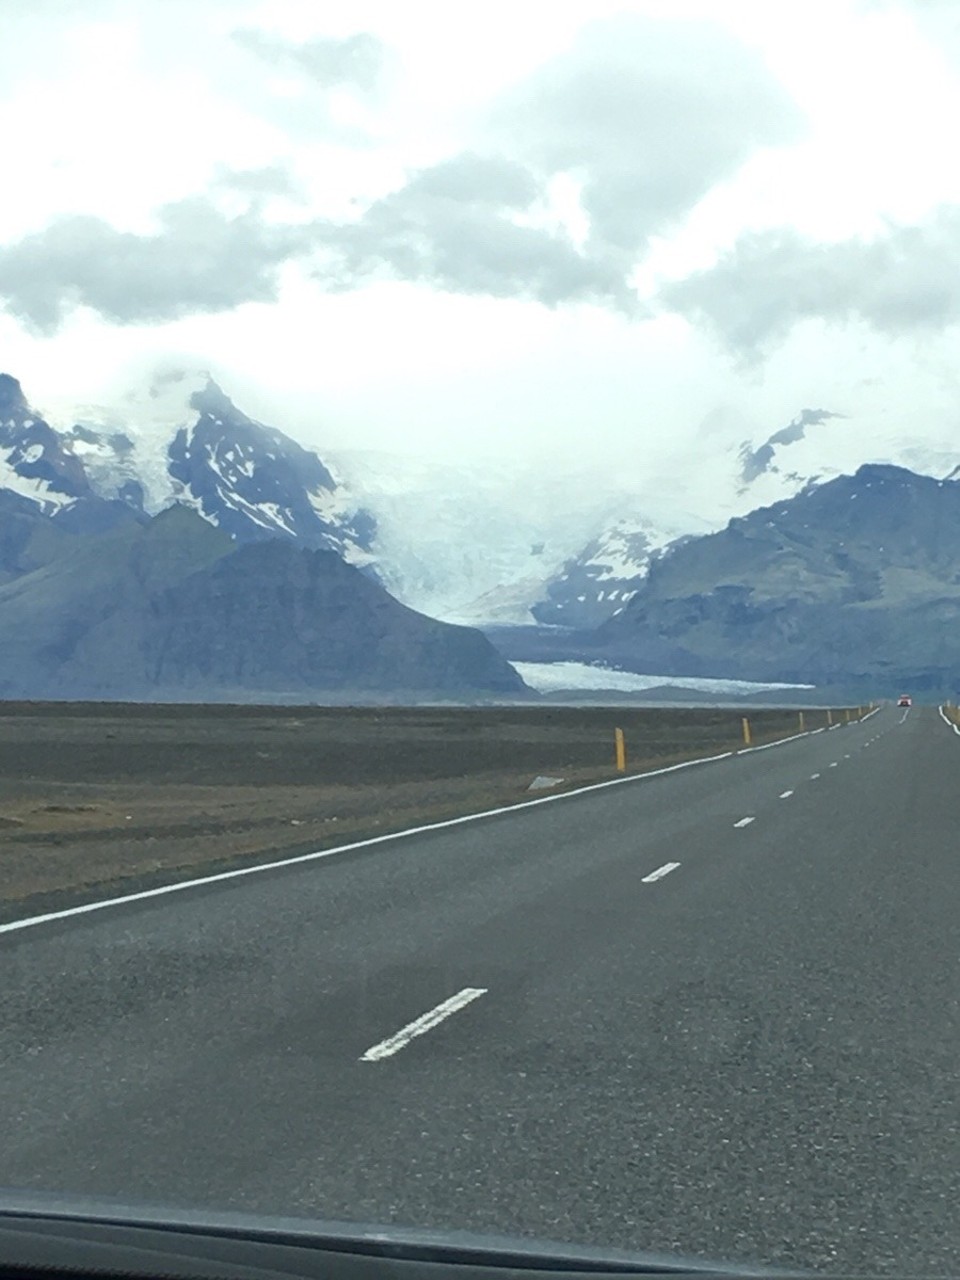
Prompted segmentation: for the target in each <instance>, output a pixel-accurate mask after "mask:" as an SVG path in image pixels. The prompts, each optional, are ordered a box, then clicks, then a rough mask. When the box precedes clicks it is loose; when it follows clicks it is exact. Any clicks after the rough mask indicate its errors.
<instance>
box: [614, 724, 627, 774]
mask: <svg viewBox="0 0 960 1280" xmlns="http://www.w3.org/2000/svg"><path fill="white" fill-rule="evenodd" d="M613 738H614V742H615V743H616V746H617V773H625V772H626V769H627V744H626V743H625V742H624V740H623V730H622V729H614V731H613Z"/></svg>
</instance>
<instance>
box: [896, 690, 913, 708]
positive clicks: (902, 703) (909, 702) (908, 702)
mask: <svg viewBox="0 0 960 1280" xmlns="http://www.w3.org/2000/svg"><path fill="white" fill-rule="evenodd" d="M897 706H898V707H912V706H913V699H912V698H911V697H910V695H909V693H901V695H900V697H899V698H898V699H897Z"/></svg>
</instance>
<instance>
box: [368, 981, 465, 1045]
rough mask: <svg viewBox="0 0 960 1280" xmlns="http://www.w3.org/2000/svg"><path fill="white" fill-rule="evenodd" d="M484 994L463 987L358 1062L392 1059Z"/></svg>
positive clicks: (381, 1042) (382, 1042) (383, 1041)
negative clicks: (417, 1038) (418, 1037)
mask: <svg viewBox="0 0 960 1280" xmlns="http://www.w3.org/2000/svg"><path fill="white" fill-rule="evenodd" d="M486 994H487V988H486V987H464V988H463V990H462V991H458V992H457V994H456V995H455V996H451V997H450V999H449V1000H444V1002H443V1003H442V1004H438V1005H437V1006H436V1008H434V1009H431V1010H430V1012H429V1013H424V1014H423V1015H421V1017H419V1018H417V1019H416V1021H414V1022H408V1023H407V1025H406V1026H405V1027H401V1028H400V1030H399V1031H398V1032H397V1033H396V1034H395V1035H392V1036H390V1037H388V1039H386V1040H381V1041H380V1043H379V1044H375V1045H374V1046H373V1048H372V1049H368V1050H367V1052H366V1053H365V1054H363V1055H362V1057H361V1058H360V1061H361V1062H382V1061H383V1059H384V1058H392V1057H393V1055H394V1054H395V1053H399V1052H400V1050H401V1049H403V1048H405V1046H406V1045H408V1044H409V1043H410V1041H411V1040H415V1039H416V1037H417V1036H422V1035H425V1034H426V1032H428V1031H431V1030H432V1029H433V1028H434V1027H435V1026H437V1025H438V1024H439V1023H441V1022H443V1021H445V1020H446V1019H447V1018H449V1017H450V1015H451V1014H453V1013H456V1012H457V1010H458V1009H463V1008H464V1007H465V1006H466V1005H468V1004H470V1002H471V1001H472V1000H476V999H478V998H479V997H480V996H485V995H486Z"/></svg>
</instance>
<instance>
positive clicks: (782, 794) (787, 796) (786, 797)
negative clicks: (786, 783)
mask: <svg viewBox="0 0 960 1280" xmlns="http://www.w3.org/2000/svg"><path fill="white" fill-rule="evenodd" d="M792 795H793V792H792V791H781V792H780V799H781V800H789V799H790V797H791V796H792Z"/></svg>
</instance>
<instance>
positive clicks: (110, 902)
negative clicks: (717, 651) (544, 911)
mask: <svg viewBox="0 0 960 1280" xmlns="http://www.w3.org/2000/svg"><path fill="white" fill-rule="evenodd" d="M870 714H871V715H872V714H873V712H871V713H870ZM818 733H823V729H822V728H820V729H809V730H807V731H806V732H805V733H795V734H793V735H792V736H791V737H789V738H778V739H777V741H776V742H767V743H764V744H763V745H762V746H759V747H744V748H742V749H741V750H740V751H722V752H721V753H720V754H719V755H716V756H700V757H698V758H697V759H696V760H682V761H681V762H680V763H679V764H669V765H666V766H665V767H664V768H662V769H651V770H650V771H649V772H647V773H631V774H628V775H627V776H626V777H623V778H608V779H607V780H606V781H605V782H591V783H590V784H589V785H588V786H585V787H576V788H574V790H573V791H561V792H558V793H557V794H556V795H552V796H538V797H537V798H536V799H535V800H521V801H520V802H519V803H518V804H508V805H501V806H500V807H499V808H497V809H482V810H480V812H478V813H465V814H461V815H460V817H457V818H445V819H444V820H443V821H442V822H428V823H425V824H424V825H423V826H420V827H407V828H406V829H405V830H403V831H391V832H388V833H387V834H386V835H382V836H368V837H367V838H366V839H365V840H354V841H352V842H351V843H350V844H338V845H335V846H334V847H333V848H332V849H317V850H315V851H314V852H313V853H298V854H296V855H295V856H294V857H292V858H280V859H275V860H274V861H271V862H258V863H257V864H256V865H255V866H252V867H236V868H235V869H234V870H233V871H218V872H217V873H216V874H215V875H212V876H197V877H196V878H194V879H192V880H178V881H177V882H176V883H175V884H162V885H158V886H157V887H156V888H155V889H142V890H141V891H140V892H139V893H124V894H121V895H120V897H117V898H102V899H100V900H98V901H97V902H85V903H83V904H82V905H81V906H78V907H65V908H64V909H63V910H62V911H47V912H45V913H44V914H43V915H40V916H27V917H26V918H25V919H23V920H11V921H9V922H8V923H7V924H0V936H2V935H3V934H5V933H16V932H18V931H19V930H22V929H32V928H33V927H34V926H35V925H38V924H52V923H53V922H54V921H55V920H69V919H71V918H72V917H73V916H83V915H89V914H90V913H91V912H94V911H103V910H105V909H106V908H107V907H122V906H126V905H128V904H129V903H131V902H146V901H148V900H149V899H150V898H161V897H164V896H165V895H166V894H170V893H181V892H182V891H183V890H185V889H199V888H202V887H203V886H204V885H208V884H223V883H225V882H226V881H228V880H239V879H241V877H243V876H255V875H259V874H260V873H261V872H263V871H279V870H282V869H283V868H284V867H295V866H298V865H301V864H303V863H306V862H319V861H321V860H322V859H323V858H332V857H335V856H336V855H337V854H341V853H351V852H353V850H355V849H368V848H371V847H372V846H373V845H378V844H385V843H386V842H387V841H388V840H403V839H405V838H406V837H407V836H420V835H424V834H425V833H426V832H428V831H443V830H445V829H446V828H448V827H459V826H462V825H464V824H465V823H467V822H479V821H480V820H481V819H483V818H497V817H500V816H501V815H502V814H505V813H516V812H518V811H519V810H523V809H532V808H534V806H535V805H541V804H553V803H555V802H556V801H558V800H572V799H573V798H574V797H575V796H582V795H587V794H588V793H589V792H591V791H602V790H603V789H604V788H605V787H619V786H621V785H623V784H624V783H629V782H645V781H646V780H647V779H648V778H660V777H662V776H663V775H664V774H666V773H676V772H677V771H678V770H680V769H692V768H695V767H696V766H697V765H702V764H714V763H715V762H716V761H717V760H729V759H730V758H731V757H733V756H738V755H746V754H747V753H748V752H750V751H766V750H768V748H770V747H781V746H784V745H785V744H786V743H788V742H796V741H797V739H798V738H812V737H814V736H815V735H816V734H818Z"/></svg>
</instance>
